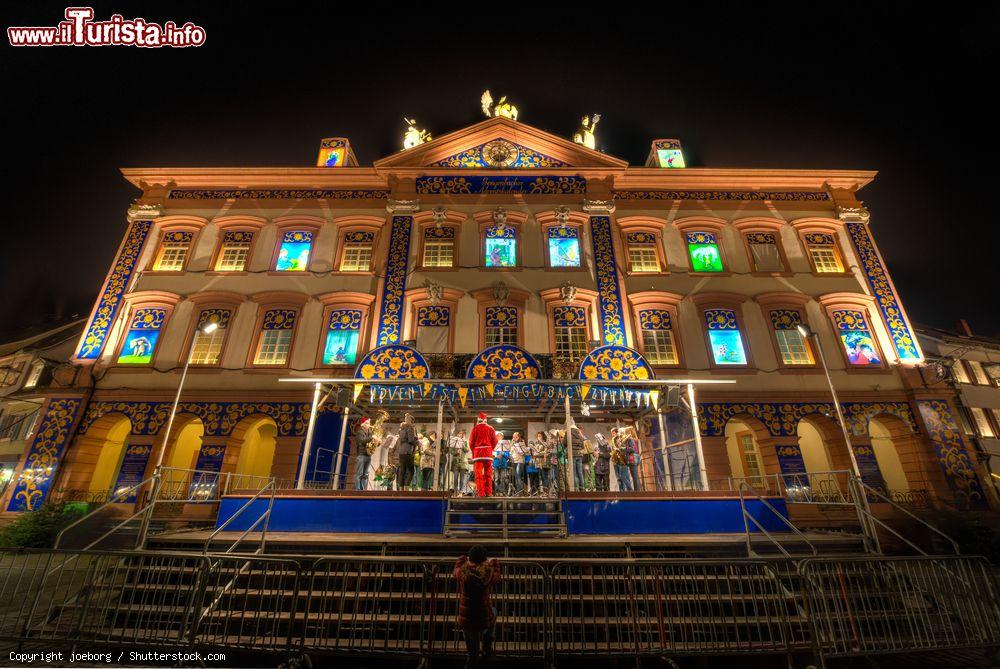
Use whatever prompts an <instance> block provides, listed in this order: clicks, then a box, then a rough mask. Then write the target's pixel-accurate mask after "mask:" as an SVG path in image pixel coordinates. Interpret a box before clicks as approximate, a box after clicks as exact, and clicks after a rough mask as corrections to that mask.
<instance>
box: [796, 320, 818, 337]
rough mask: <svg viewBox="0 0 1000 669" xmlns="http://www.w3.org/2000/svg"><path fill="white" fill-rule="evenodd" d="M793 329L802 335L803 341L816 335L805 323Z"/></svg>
mask: <svg viewBox="0 0 1000 669" xmlns="http://www.w3.org/2000/svg"><path fill="white" fill-rule="evenodd" d="M795 329H796V330H798V331H799V334H800V335H802V338H803V339H809V337H812V336H813V335H814V334H816V333H815V332H813V331H812V329H811V328H810V327H809V326H808V325H806V324H805V323H799V324H798V325H796V326H795Z"/></svg>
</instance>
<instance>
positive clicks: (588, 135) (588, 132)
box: [573, 114, 601, 149]
mask: <svg viewBox="0 0 1000 669" xmlns="http://www.w3.org/2000/svg"><path fill="white" fill-rule="evenodd" d="M600 120H601V115H600V114H594V115H593V116H584V117H583V119H582V120H581V121H580V129H579V130H577V131H576V133H574V135H573V141H574V142H576V143H577V144H583V145H584V146H585V147H587V148H588V149H595V148H596V146H597V137H596V136H595V135H594V128H596V127H597V122H598V121H600Z"/></svg>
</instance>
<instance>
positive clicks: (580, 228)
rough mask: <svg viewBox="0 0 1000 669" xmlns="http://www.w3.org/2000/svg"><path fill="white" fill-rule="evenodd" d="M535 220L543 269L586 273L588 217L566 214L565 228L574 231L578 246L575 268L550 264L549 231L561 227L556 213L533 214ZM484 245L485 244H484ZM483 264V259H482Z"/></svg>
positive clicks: (578, 212) (583, 214)
mask: <svg viewBox="0 0 1000 669" xmlns="http://www.w3.org/2000/svg"><path fill="white" fill-rule="evenodd" d="M535 220H536V221H538V223H539V226H540V228H541V233H542V259H543V261H544V263H545V269H546V270H550V271H553V272H586V271H589V267H590V265H589V264H588V262H587V250H586V249H587V244H586V232H587V228H586V225H585V224H586V223H587V222H588V221H589V217H588V216H587V214H585V213H584V212H582V211H569V212H567V218H566V223H565V225H566V227H567V228H572V229H574V230H576V240H577V243H578V244H579V246H580V264H579V265H577V266H576V267H562V266H556V265H553V264H552V257H551V255H550V253H549V230H550V229H552V228H560V227H562V226H563V224H562V223H560V222H559V220H558V219H557V218H556V211H555V210H552V211H543V212H539V213H537V214H535ZM484 244H485V242H484ZM484 262H485V259H484Z"/></svg>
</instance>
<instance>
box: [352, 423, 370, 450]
mask: <svg viewBox="0 0 1000 669" xmlns="http://www.w3.org/2000/svg"><path fill="white" fill-rule="evenodd" d="M371 441H372V430H371V428H370V427H368V426H367V425H364V426H362V427H359V428H358V429H357V430H355V431H354V443H355V444H356V445H357V447H358V451H357V452H358V455H368V444H370V443H371Z"/></svg>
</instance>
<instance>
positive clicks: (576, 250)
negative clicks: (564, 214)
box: [547, 227, 580, 267]
mask: <svg viewBox="0 0 1000 669" xmlns="http://www.w3.org/2000/svg"><path fill="white" fill-rule="evenodd" d="M579 234H580V233H579V231H578V230H577V229H576V228H570V227H552V228H548V231H547V235H548V243H549V265H550V266H552V267H579V266H580V237H579Z"/></svg>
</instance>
